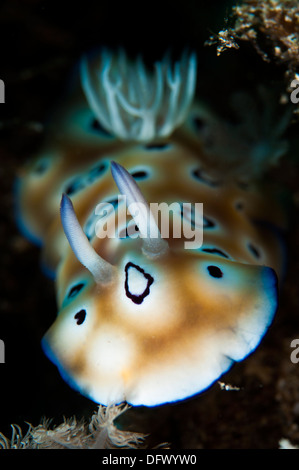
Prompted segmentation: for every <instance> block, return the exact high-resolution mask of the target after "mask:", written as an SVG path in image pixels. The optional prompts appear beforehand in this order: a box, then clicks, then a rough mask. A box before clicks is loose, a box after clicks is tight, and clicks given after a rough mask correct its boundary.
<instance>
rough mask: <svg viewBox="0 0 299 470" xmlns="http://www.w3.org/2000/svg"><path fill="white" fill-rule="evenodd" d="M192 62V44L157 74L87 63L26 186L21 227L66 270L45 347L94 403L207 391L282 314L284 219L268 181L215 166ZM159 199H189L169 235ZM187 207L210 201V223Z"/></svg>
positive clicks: (59, 273)
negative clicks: (194, 238)
mask: <svg viewBox="0 0 299 470" xmlns="http://www.w3.org/2000/svg"><path fill="white" fill-rule="evenodd" d="M196 71H197V65H196V57H195V55H194V54H193V53H189V52H185V53H184V54H183V55H182V57H181V58H180V60H176V61H174V62H172V61H171V59H170V57H169V56H167V57H165V59H163V60H162V61H161V62H158V63H156V64H155V66H154V68H153V70H151V71H150V70H148V68H147V67H145V65H144V63H143V61H142V60H141V59H137V61H136V62H133V61H130V60H129V59H128V57H127V56H126V55H125V53H124V52H122V51H120V52H119V53H118V54H112V53H110V52H109V51H103V52H102V53H101V54H99V55H94V56H92V57H84V58H83V59H82V61H81V65H80V80H78V83H76V84H74V87H73V89H72V90H71V93H70V97H69V98H67V99H66V100H65V102H64V103H62V105H61V106H60V107H59V109H58V111H57V112H55V113H54V116H53V119H52V123H53V124H52V125H50V126H49V130H48V134H47V136H46V138H45V142H44V144H43V147H42V149H41V150H40V152H39V154H38V155H37V157H36V158H35V159H33V161H32V162H31V163H29V164H28V165H27V167H26V168H24V169H23V172H21V174H20V177H19V180H18V184H17V217H18V222H19V225H20V227H21V229H22V230H23V232H24V233H25V234H26V235H27V236H28V237H29V238H30V239H31V240H33V241H35V242H37V243H39V244H40V245H42V247H43V249H42V255H43V256H42V262H43V266H44V267H45V268H46V270H47V271H48V272H51V273H52V274H53V275H54V277H55V279H56V291H57V303H58V309H59V313H58V315H57V318H56V320H55V321H54V323H53V325H52V326H51V327H50V329H49V330H48V332H47V333H46V334H45V336H44V338H43V340H42V346H43V349H44V351H45V353H46V354H47V355H48V357H49V358H50V359H51V360H52V361H53V362H54V364H56V365H57V367H58V369H59V371H60V373H61V374H62V376H63V377H64V379H65V380H66V381H67V382H68V383H69V384H70V385H71V386H73V387H74V388H75V389H77V390H79V391H80V392H81V393H82V394H84V395H85V396H88V397H89V398H90V399H92V400H94V401H95V402H97V403H101V404H105V405H108V404H116V403H120V402H123V401H126V402H128V403H130V404H133V405H146V406H155V405H160V404H163V403H167V402H174V401H178V400H182V399H185V398H186V397H190V396H192V395H195V394H197V393H199V392H201V391H203V390H205V389H206V388H207V387H209V386H210V385H211V384H212V383H213V382H214V381H215V380H217V379H218V378H219V377H220V376H221V375H222V374H223V373H225V372H226V371H227V370H228V369H229V368H230V367H231V365H232V364H233V363H234V362H235V361H241V360H242V359H244V358H245V357H246V356H247V355H248V354H249V353H251V352H252V351H253V350H254V349H255V348H256V347H257V345H258V344H259V343H260V341H261V339H262V337H263V335H264V333H265V332H266V330H267V328H268V327H269V325H270V324H271V322H272V319H273V316H274V314H275V311H276V308H277V289H278V287H277V284H278V283H277V276H278V277H279V276H280V275H281V270H282V264H283V249H282V244H281V240H280V237H279V236H278V233H279V231H280V229H281V228H282V227H283V224H284V220H283V215H282V214H281V212H280V211H279V210H278V209H277V208H276V207H275V208H274V206H273V202H272V201H271V200H269V199H267V197H265V195H264V194H262V192H261V191H260V189H259V188H258V186H257V184H255V183H254V182H252V181H249V182H248V181H247V182H246V183H245V182H244V181H241V180H239V179H238V178H236V177H235V176H234V177H230V175H229V172H227V174H226V173H222V172H218V174H217V173H216V172H215V168H213V167H212V166H211V165H210V164H209V162H210V160H209V156H207V155H206V154H205V152H204V149H203V145H202V141H201V138H200V136H199V133H198V119H197V112H198V111H197V110H198V105H197V104H196V103H195V102H194V95H195V86H196ZM154 202H156V203H162V202H163V203H166V204H167V206H170V205H171V204H173V203H174V202H175V203H178V205H176V206H175V207H179V210H176V211H173V213H172V214H171V217H170V231H169V235H168V237H165V236H164V235H163V233H162V230H161V221H160V220H157V218H156V217H155V216H154V214H153V212H152V210H151V205H152V203H154ZM185 202H188V203H191V204H195V203H198V202H200V203H203V217H202V223H201V224H198V221H197V220H196V219H195V216H194V212H192V211H190V212H189V213H188V214H187V215H186V212H185V211H184V210H181V207H182V205H183V203H185ZM103 203H105V204H104V206H103ZM134 204H135V205H136V204H137V207H140V210H139V211H134V210H132V205H134ZM138 205H139V206H138ZM105 207H106V210H105ZM59 208H60V210H59ZM124 209H125V210H124ZM127 209H128V210H127ZM124 213H125V217H124V216H123V214H124ZM186 217H187V218H188V220H189V222H190V224H191V226H192V227H193V228H196V225H198V227H197V228H198V230H199V229H200V230H202V232H203V242H202V244H201V245H199V246H197V247H192V248H190V249H186V247H185V242H186V237H185V236H184V234H183V235H182V237H181V238H178V237H176V236H175V234H174V227H175V224H178V225H181V224H182V222H183V219H184V218H186ZM112 221H113V223H112ZM110 222H111V223H110ZM101 230H102V231H104V232H105V233H106V236H105V237H102V236H99V232H101Z"/></svg>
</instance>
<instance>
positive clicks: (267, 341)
mask: <svg viewBox="0 0 299 470" xmlns="http://www.w3.org/2000/svg"><path fill="white" fill-rule="evenodd" d="M232 5H233V2H231V1H215V0H214V1H211V2H207V1H195V0H194V1H191V0H185V1H173V2H150V1H148V2H139V3H138V4H137V5H136V4H135V3H133V2H132V3H130V2H111V1H99V2H88V1H86V2H80V3H75V4H71V3H70V2H61V1H60V2H58V1H50V0H48V1H42V0H23V1H21V0H20V1H17V0H3V1H2V2H1V6H0V78H1V79H3V80H4V82H5V104H0V260H1V264H0V291H1V294H0V339H2V340H3V341H4V343H5V364H0V432H2V433H3V434H5V435H6V436H9V435H10V433H11V429H10V424H11V423H16V424H18V425H20V426H21V427H22V429H23V430H24V431H26V429H27V424H26V422H30V423H32V424H33V425H34V426H37V425H38V424H39V423H40V420H41V419H42V417H47V418H52V419H53V422H52V423H53V425H55V424H59V423H60V422H61V421H62V419H63V416H66V417H71V416H73V415H76V416H77V417H78V418H81V417H84V418H85V419H88V418H89V417H90V416H91V414H92V413H93V412H94V410H95V409H96V405H95V404H94V403H92V402H91V401H89V400H88V399H86V398H84V397H82V396H81V395H80V394H78V393H77V392H75V391H73V390H72V389H70V388H69V386H68V385H67V384H66V383H64V381H63V380H62V379H61V377H60V375H59V373H58V371H57V369H56V368H55V366H53V365H52V363H50V361H49V360H48V359H47V358H46V357H45V356H44V354H43V352H42V350H41V347H40V340H41V338H42V336H43V334H44V333H45V331H46V330H47V329H48V327H49V326H50V324H51V323H52V321H53V319H54V318H55V315H56V305H55V295H54V284H53V283H52V281H51V280H49V279H47V278H45V277H44V276H43V274H42V273H41V270H40V267H39V262H40V259H39V254H40V252H39V249H38V248H37V247H35V246H32V245H31V244H30V243H29V242H27V241H26V240H25V239H24V238H23V237H22V236H21V235H20V233H19V232H18V229H17V227H16V224H15V220H14V212H13V197H14V192H13V187H14V181H15V176H16V173H17V169H18V168H20V167H21V166H22V165H23V164H24V162H26V161H27V159H28V158H30V156H31V155H32V154H33V153H34V152H36V151H37V150H38V148H39V145H40V143H41V142H42V139H43V125H42V124H43V123H44V122H45V121H46V119H47V116H48V114H49V111H50V110H51V106H52V105H53V103H55V101H58V99H60V98H61V97H63V92H64V89H65V87H66V86H67V79H68V77H69V76H70V74H71V72H72V70H73V67H74V65H75V64H76V62H77V60H78V59H79V57H80V55H81V54H82V53H83V52H85V51H88V50H90V49H93V48H95V47H97V46H102V45H106V46H109V47H111V48H115V47H118V46H119V45H121V46H124V47H125V49H126V50H127V51H128V53H129V54H131V55H132V56H134V55H136V54H138V53H140V52H141V53H142V54H143V56H144V58H145V61H146V62H148V63H151V62H152V61H153V60H156V59H159V58H161V57H162V55H163V53H164V52H165V51H166V50H167V49H168V48H169V47H170V48H172V50H173V51H174V53H179V51H180V50H181V49H182V48H184V47H185V46H186V45H187V46H189V47H191V48H193V49H194V50H195V51H196V52H197V55H198V90H197V93H198V96H199V97H200V98H201V99H204V100H205V101H206V102H207V103H209V104H211V105H212V106H213V107H214V108H215V109H216V110H217V111H218V112H219V113H220V114H221V115H222V116H223V117H224V118H225V117H226V115H227V113H229V103H228V97H229V96H230V94H231V93H233V92H234V91H235V90H239V89H241V90H245V91H251V90H254V89H255V87H256V84H257V83H262V84H264V86H266V87H268V88H272V87H273V88H279V87H281V88H282V89H283V86H284V85H283V78H284V73H285V68H284V67H283V65H277V64H276V63H274V62H269V63H267V62H265V61H263V59H262V58H261V56H260V55H259V54H257V52H256V50H255V49H254V48H253V47H252V46H251V45H250V44H249V43H245V42H244V44H242V45H241V47H240V49H238V50H229V51H226V52H224V53H223V54H221V55H220V56H217V54H216V46H205V45H204V43H205V41H207V40H208V39H209V37H210V36H211V34H216V33H217V32H218V31H219V30H221V29H222V28H224V27H225V25H226V19H227V18H228V15H229V12H230V10H231V6H232ZM298 135H299V134H298V123H297V122H296V121H295V122H293V123H292V125H291V126H290V127H289V129H288V131H287V137H288V139H289V141H290V150H289V152H288V154H287V155H285V156H284V158H283V160H282V161H281V163H280V165H279V166H278V167H276V168H274V169H272V170H271V171H270V173H269V176H268V178H269V179H272V181H273V182H274V184H275V185H276V186H277V191H279V192H280V193H281V195H282V197H283V198H284V200H286V201H287V202H288V205H287V207H288V209H287V210H288V214H289V220H290V223H289V230H288V233H287V235H286V245H287V249H288V265H287V270H286V277H285V280H284V283H283V285H282V289H281V293H280V308H279V311H278V313H277V316H276V318H275V321H274V323H273V325H272V326H271V327H270V330H269V332H268V334H267V335H266V337H265V338H264V340H263V342H262V345H261V346H260V347H259V348H258V349H257V351H256V352H255V353H254V354H253V355H251V356H250V357H249V358H247V359H246V360H245V361H244V362H242V363H240V364H236V365H235V366H234V367H233V368H232V369H231V370H230V371H229V372H228V373H227V374H226V375H225V377H224V378H223V380H224V381H225V383H228V384H232V385H233V386H236V387H239V388H240V390H239V391H233V390H231V391H225V390H222V389H221V387H220V386H219V384H218V383H217V382H216V383H215V384H214V385H213V386H212V387H211V388H210V389H208V390H207V391H205V392H204V393H202V394H200V395H198V396H196V397H193V398H190V399H188V400H185V401H183V402H180V403H177V404H172V405H165V406H162V407H159V408H154V409H146V408H136V409H130V410H129V411H128V412H127V413H126V414H125V415H124V417H123V423H122V426H124V427H125V428H126V429H129V430H132V431H139V432H144V433H147V434H149V435H150V437H149V438H148V440H147V443H148V445H149V446H154V445H156V444H158V443H160V442H165V441H167V442H170V443H171V447H172V448H174V449H182V448H184V449H190V448H208V449H215V448H278V443H279V441H280V439H282V438H287V439H289V440H290V441H291V442H292V444H294V445H296V444H297V445H299V364H293V363H292V362H291V361H290V354H291V348H290V342H291V340H292V339H294V338H296V337H299V327H298V323H299V322H298V316H299V308H298V307H299V292H298V290H299V287H298V267H299V256H298V254H299V246H298V235H299V224H298V220H299V219H298V213H299V207H298V205H299V186H298V181H299V180H298V155H299V154H298V150H299V145H298Z"/></svg>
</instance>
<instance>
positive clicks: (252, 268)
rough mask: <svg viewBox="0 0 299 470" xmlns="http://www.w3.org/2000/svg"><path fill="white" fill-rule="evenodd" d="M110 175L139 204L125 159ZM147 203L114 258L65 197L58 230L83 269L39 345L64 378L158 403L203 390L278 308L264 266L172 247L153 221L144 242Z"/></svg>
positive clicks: (249, 345) (111, 399)
mask: <svg viewBox="0 0 299 470" xmlns="http://www.w3.org/2000/svg"><path fill="white" fill-rule="evenodd" d="M112 173H113V177H114V179H115V182H116V184H117V186H118V187H119V190H120V192H121V193H122V194H125V195H126V196H127V197H128V199H129V200H130V198H131V200H132V201H135V202H144V198H143V196H142V194H141V192H140V190H139V188H138V186H137V185H136V183H135V181H134V180H133V178H132V177H130V175H129V173H127V172H126V170H125V169H124V168H123V167H121V166H120V165H118V164H116V163H114V164H113V165H112ZM148 210H150V209H149V207H148V205H146V204H145V209H144V212H142V214H141V217H139V218H138V220H137V219H136V223H138V224H139V229H140V232H141V234H143V235H144V236H143V248H142V249H140V250H139V251H138V250H131V249H129V250H128V251H126V252H125V253H124V254H123V256H122V257H121V258H120V259H119V260H118V263H117V265H112V264H110V263H109V262H108V261H106V260H104V259H103V258H102V257H101V256H100V255H99V254H98V253H96V251H95V250H94V248H93V247H92V246H91V244H90V243H89V241H88V239H87V238H86V236H85V234H84V233H83V230H82V229H81V227H80V225H79V223H78V220H77V219H76V215H75V212H74V209H73V207H72V204H71V202H70V200H69V199H68V198H67V197H66V196H64V197H63V199H62V205H61V218H62V223H63V226H64V230H65V234H66V236H67V238H68V240H69V243H70V245H71V247H72V250H73V253H74V254H75V256H76V257H77V259H78V260H79V261H80V263H81V264H82V265H83V266H84V268H83V270H82V273H81V277H78V278H77V280H76V282H73V284H70V285H68V287H67V289H66V292H65V296H64V299H63V300H62V302H61V308H60V312H59V315H58V316H57V319H56V320H55V322H54V324H53V325H52V326H51V327H50V329H49V331H48V332H47V333H46V335H45V337H44V339H43V347H44V350H45V352H46V354H47V355H48V356H49V357H50V358H51V359H52V360H53V362H54V363H55V364H56V365H57V366H58V368H59V370H60V372H61V374H62V375H63V377H64V378H65V379H66V380H67V381H68V382H69V383H70V385H72V386H73V387H75V388H76V389H77V390H79V391H80V392H81V393H82V394H84V395H86V396H88V397H89V398H91V399H92V400H94V401H95V402H97V403H101V404H105V405H108V404H112V403H120V402H123V401H127V402H128V403H131V404H133V405H146V406H156V405H160V404H163V403H167V402H174V401H178V400H182V399H184V398H187V397H190V396H192V395H195V394H197V393H199V392H201V391H202V390H204V389H206V388H207V387H209V386H210V385H211V384H212V383H213V382H214V381H215V380H217V379H218V378H219V377H220V376H221V375H222V374H223V373H224V372H226V371H227V370H228V369H229V368H230V366H231V365H232V364H233V362H235V361H240V360H242V359H244V357H246V356H247V355H248V354H249V353H250V352H252V351H253V350H254V349H255V348H256V346H257V345H258V344H259V342H260V340H261V338H262V336H263V335H264V333H265V331H266V330H267V328H268V326H269V325H270V323H271V321H272V319H273V316H274V313H275V310H276V306H277V282H276V275H275V273H274V271H273V270H272V269H271V268H268V267H264V266H257V265H250V264H242V263H237V262H235V261H233V260H231V259H225V258H223V257H221V256H215V254H212V253H204V252H201V253H200V255H199V254H198V252H196V253H195V252H194V250H177V251H176V250H174V249H172V248H171V247H170V244H169V243H168V242H167V241H166V240H165V239H163V238H162V237H161V236H160V235H161V234H160V232H159V229H158V228H156V235H157V237H156V239H153V240H150V239H149V237H148V234H149V233H150V231H149V230H148V229H149V227H148V224H150V225H154V224H155V221H154V219H153V218H151V217H149V214H148V213H147V211H148ZM146 215H147V217H146ZM146 221H147V222H146ZM152 228H153V229H154V227H152Z"/></svg>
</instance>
